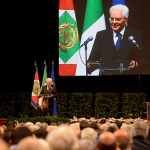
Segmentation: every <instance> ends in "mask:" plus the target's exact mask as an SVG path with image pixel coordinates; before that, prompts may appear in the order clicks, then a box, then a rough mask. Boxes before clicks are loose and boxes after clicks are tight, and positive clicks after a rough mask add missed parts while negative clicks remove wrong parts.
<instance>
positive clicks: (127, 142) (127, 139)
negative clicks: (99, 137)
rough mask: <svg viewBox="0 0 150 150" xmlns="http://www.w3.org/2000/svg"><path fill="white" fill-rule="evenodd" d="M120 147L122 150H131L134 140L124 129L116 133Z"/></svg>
mask: <svg viewBox="0 0 150 150" xmlns="http://www.w3.org/2000/svg"><path fill="white" fill-rule="evenodd" d="M114 135H115V137H116V139H117V143H118V146H119V148H120V149H121V150H131V148H132V138H131V135H130V134H129V133H128V132H127V131H125V130H124V129H118V130H116V131H115V132H114Z"/></svg>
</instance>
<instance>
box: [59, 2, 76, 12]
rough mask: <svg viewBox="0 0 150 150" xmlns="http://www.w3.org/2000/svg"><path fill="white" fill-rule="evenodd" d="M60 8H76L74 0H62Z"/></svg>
mask: <svg viewBox="0 0 150 150" xmlns="http://www.w3.org/2000/svg"><path fill="white" fill-rule="evenodd" d="M59 10H74V6H73V1H72V0H60V1H59Z"/></svg>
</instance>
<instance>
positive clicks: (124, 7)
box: [109, 4, 129, 18]
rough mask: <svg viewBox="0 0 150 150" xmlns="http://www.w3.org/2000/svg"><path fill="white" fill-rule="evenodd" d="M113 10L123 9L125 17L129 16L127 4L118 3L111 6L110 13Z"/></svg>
mask: <svg viewBox="0 0 150 150" xmlns="http://www.w3.org/2000/svg"><path fill="white" fill-rule="evenodd" d="M113 10H121V11H122V15H123V17H124V18H128V17H129V8H128V7H127V6H125V5H122V4H117V5H114V6H111V7H110V9H109V13H111V12H112V11H113Z"/></svg>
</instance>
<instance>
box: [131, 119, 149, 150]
mask: <svg viewBox="0 0 150 150" xmlns="http://www.w3.org/2000/svg"><path fill="white" fill-rule="evenodd" d="M148 132H149V126H148V124H147V123H146V122H144V121H143V120H138V121H135V122H134V123H133V125H132V138H133V145H132V150H150V142H148V141H146V138H147V136H148Z"/></svg>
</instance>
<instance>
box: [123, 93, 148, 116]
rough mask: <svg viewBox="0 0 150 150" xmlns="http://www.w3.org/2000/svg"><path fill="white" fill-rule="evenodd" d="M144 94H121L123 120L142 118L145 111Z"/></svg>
mask: <svg viewBox="0 0 150 150" xmlns="http://www.w3.org/2000/svg"><path fill="white" fill-rule="evenodd" d="M145 99H146V94H145V93H123V95H122V100H123V107H122V112H123V117H124V118H137V117H142V116H143V110H144V109H145V107H146V105H145Z"/></svg>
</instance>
